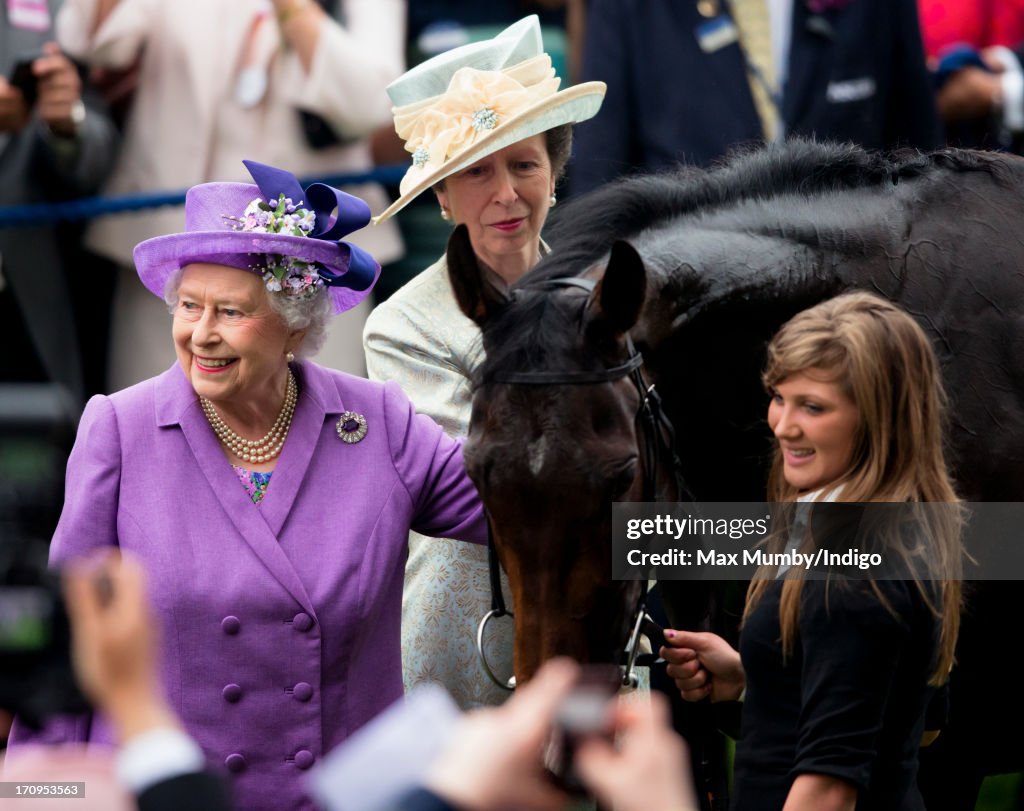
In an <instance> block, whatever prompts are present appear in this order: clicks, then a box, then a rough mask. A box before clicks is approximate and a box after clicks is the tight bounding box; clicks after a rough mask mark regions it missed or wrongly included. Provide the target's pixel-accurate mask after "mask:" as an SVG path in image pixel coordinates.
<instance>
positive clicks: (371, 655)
mask: <svg viewBox="0 0 1024 811" xmlns="http://www.w3.org/2000/svg"><path fill="white" fill-rule="evenodd" d="M296 375H297V377H298V381H299V386H300V392H301V393H300V396H299V401H298V405H297V408H296V411H295V416H294V419H293V421H292V426H291V432H290V434H289V435H288V440H287V442H286V444H285V446H284V451H283V452H282V454H281V456H280V459H279V461H278V464H277V467H276V469H275V470H274V474H273V477H272V478H271V482H270V486H269V488H268V489H267V493H266V497H265V498H264V500H263V502H262V503H261V504H260V505H259V506H255V505H253V504H252V502H251V501H250V500H249V497H248V495H247V493H246V492H245V490H244V489H243V487H242V485H241V483H240V482H239V481H238V478H237V476H236V474H235V473H234V471H233V470H232V469H231V466H230V464H229V463H228V461H227V460H226V459H225V457H224V454H223V453H222V452H221V449H220V446H219V444H218V442H217V439H216V437H215V436H214V433H213V431H212V430H211V429H210V427H209V425H208V424H207V422H206V419H205V417H204V415H203V412H202V410H201V409H200V406H199V402H198V400H197V398H196V395H195V393H194V392H193V390H192V387H191V385H190V384H189V382H188V380H187V379H186V378H185V376H184V375H183V374H182V372H181V370H180V369H179V368H178V366H177V365H175V366H173V367H172V368H171V369H169V370H168V371H167V372H164V374H162V375H160V376H159V377H156V378H152V379H150V380H147V381H145V382H143V383H141V384H139V385H137V386H133V387H132V388H130V389H126V390H125V391H122V392H119V393H117V394H114V395H112V396H110V397H94V398H93V399H92V400H91V401H90V402H89V405H88V406H87V408H86V410H85V414H84V415H83V417H82V423H81V426H80V427H79V431H78V439H77V441H76V443H75V448H74V451H73V452H72V454H71V457H70V459H69V461H68V470H67V491H66V499H65V503H64V512H63V514H62V516H61V521H60V525H59V526H58V528H57V532H56V535H55V536H54V539H53V546H52V549H51V558H52V561H53V562H54V563H58V564H59V563H61V562H63V561H66V560H68V559H70V558H73V557H76V556H79V555H82V554H83V553H86V552H88V551H90V550H93V549H96V548H99V547H103V546H112V545H119V546H120V547H121V548H122V549H125V550H128V551H130V552H132V553H133V554H134V555H135V556H136V557H137V558H139V559H140V560H141V561H142V565H143V566H144V568H145V569H146V572H147V575H148V577H147V581H148V587H149V591H150V596H151V600H152V603H153V606H154V611H155V614H156V616H157V617H158V619H159V625H160V627H159V631H160V633H161V642H162V651H163V675H164V684H165V687H166V690H167V694H168V697H169V699H170V702H171V705H172V706H173V707H174V709H175V710H177V712H178V713H179V714H180V716H181V717H182V719H183V720H184V723H185V725H186V727H187V728H188V731H189V732H190V733H191V734H192V735H193V736H194V737H195V738H196V739H197V740H198V741H199V743H200V745H201V746H202V747H203V749H204V750H205V751H206V754H207V756H208V757H209V759H210V761H211V763H212V764H213V765H214V766H220V767H223V768H226V769H227V771H228V772H230V773H231V774H232V775H233V782H234V790H235V796H236V801H237V807H238V808H245V809H247V811H258V809H268V811H269V809H274V811H281V810H282V809H300V808H301V809H307V808H312V806H311V805H310V804H309V801H308V800H307V799H305V798H304V793H303V791H302V785H301V783H302V780H301V778H302V775H303V772H304V771H305V770H306V769H308V768H309V767H310V766H311V765H312V764H313V763H314V762H316V761H317V760H319V759H320V758H321V757H322V756H323V755H324V754H325V753H326V752H328V751H329V750H330V749H332V748H333V747H334V746H336V745H337V744H338V743H340V742H341V741H343V740H344V739H345V738H346V737H348V736H349V735H351V734H352V733H353V732H354V731H355V730H356V729H358V728H359V727H360V726H362V725H363V724H365V723H366V722H367V721H369V720H370V719H371V718H373V717H374V716H375V715H376V714H377V713H379V712H380V711H381V710H383V709H384V708H385V707H387V706H388V705H389V704H391V703H392V702H394V701H395V700H396V699H398V698H399V697H401V695H402V674H401V667H400V655H401V654H400V644H399V643H400V635H399V621H400V614H401V602H402V580H403V571H404V567H405V559H406V553H407V546H406V545H407V540H408V532H409V529H410V528H412V529H415V530H417V531H418V532H422V533H425V534H427V535H438V536H446V537H455V538H464V539H466V540H471V541H475V542H480V543H483V542H485V541H486V525H485V522H484V518H483V514H482V511H481V507H480V500H479V496H478V495H477V492H476V490H475V488H474V487H473V484H472V483H471V482H470V480H469V478H468V476H467V475H466V472H465V468H464V466H463V461H462V448H461V445H460V444H459V443H458V442H456V441H454V440H452V439H450V438H449V437H448V436H446V435H445V433H444V432H443V431H442V430H441V429H440V428H439V427H438V426H437V425H436V424H435V423H434V422H433V421H432V420H430V419H429V418H427V417H425V416H422V415H417V414H416V413H415V412H414V410H413V407H412V405H411V404H410V403H409V401H408V400H407V399H406V397H405V395H404V394H403V393H402V391H401V389H399V388H398V386H397V385H395V384H393V383H388V384H384V385H381V384H379V383H373V382H370V381H367V380H363V379H360V378H355V377H351V376H349V375H345V374H341V373H339V372H333V371H329V370H327V369H324V368H322V367H320V366H316V365H314V364H311V363H305V364H301V365H299V366H297V367H296ZM346 410H352V411H356V412H359V413H360V414H363V415H364V416H365V418H366V422H367V427H368V432H367V434H366V437H365V439H363V440H362V441H361V442H359V443H355V444H351V445H350V444H346V443H344V442H342V441H341V440H340V439H339V437H338V435H337V433H336V431H335V424H336V423H337V421H338V416H339V415H340V414H341V413H342V412H343V411H346ZM39 737H40V738H42V739H43V740H49V741H53V740H68V739H79V740H81V739H89V740H98V741H110V740H111V734H110V730H109V728H108V727H107V726H106V724H105V723H104V722H103V720H102V719H99V718H97V719H95V720H94V721H93V722H92V723H91V725H90V724H89V722H88V721H87V720H84V719H82V720H77V721H74V722H71V721H68V722H55V723H54V724H52V725H51V727H50V728H48V729H47V730H46V731H45V732H44V733H43V734H42V735H41V736H39ZM27 738H28V736H26V735H23V734H20V735H18V736H17V739H18V740H19V742H20V741H25V740H26V739H27Z"/></svg>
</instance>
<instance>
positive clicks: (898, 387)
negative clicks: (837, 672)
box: [744, 293, 963, 683]
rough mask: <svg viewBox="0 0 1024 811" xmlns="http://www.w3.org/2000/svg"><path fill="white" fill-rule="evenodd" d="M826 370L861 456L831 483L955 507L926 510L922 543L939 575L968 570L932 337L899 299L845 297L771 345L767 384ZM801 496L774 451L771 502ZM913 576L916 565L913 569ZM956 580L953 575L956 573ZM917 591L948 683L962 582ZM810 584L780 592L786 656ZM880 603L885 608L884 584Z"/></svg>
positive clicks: (939, 673)
mask: <svg viewBox="0 0 1024 811" xmlns="http://www.w3.org/2000/svg"><path fill="white" fill-rule="evenodd" d="M808 369H819V370H822V371H824V372H826V373H828V374H829V376H830V379H831V382H834V383H835V384H836V385H838V386H839V388H840V390H841V391H842V392H843V393H844V394H845V395H846V396H847V397H849V398H850V400H852V401H853V402H854V403H855V404H856V406H857V408H858V411H859V414H860V419H859V425H858V427H857V429H856V436H855V437H854V450H853V455H852V458H851V463H850V466H849V468H848V469H847V471H846V472H845V473H844V474H843V475H841V476H840V478H839V479H838V480H837V481H835V482H833V483H830V484H831V485H832V486H833V488H835V487H839V486H841V487H842V490H841V493H842V496H841V500H842V501H851V502H898V503H904V502H943V503H945V504H946V505H949V508H948V509H939V510H922V511H920V517H921V520H922V521H925V522H926V523H927V526H926V527H924V528H923V530H924V531H923V532H922V533H920V534H919V537H921V538H924V539H925V541H926V542H927V543H928V544H929V549H928V554H929V555H930V556H933V557H932V561H933V562H934V564H935V566H937V567H938V569H937V570H938V571H940V572H943V573H947V576H955V573H958V572H959V571H960V565H961V557H962V554H963V553H962V547H961V538H960V533H961V528H962V521H963V519H962V513H961V510H960V508H959V499H958V498H957V495H956V492H955V490H954V489H953V484H952V481H951V479H950V475H949V470H948V468H947V466H946V459H945V452H944V443H943V437H944V430H945V405H946V400H945V394H944V391H943V388H942V381H941V377H940V374H939V365H938V361H937V360H936V358H935V352H934V350H933V349H932V345H931V342H930V341H929V340H928V338H927V336H926V335H925V334H924V331H923V330H922V329H921V327H920V326H919V325H918V323H917V322H916V321H914V319H913V318H911V317H910V316H909V315H907V313H906V312H904V311H903V310H901V309H900V308H899V307H897V306H895V305H894V304H892V303H891V302H888V301H886V300H885V299H882V298H879V297H878V296H875V295H872V294H869V293H846V294H844V295H841V296H837V297H836V298H833V299H830V300H828V301H825V302H822V303H821V304H818V305H817V306H815V307H811V308H810V309H808V310H805V311H803V312H802V313H799V314H798V315H796V316H795V317H793V318H792V319H791V320H790V321H788V322H787V323H786V324H785V325H783V327H782V329H780V330H779V332H778V333H777V334H776V335H775V337H774V338H773V339H772V341H771V343H770V344H769V346H768V358H767V363H766V365H765V371H764V375H763V381H764V384H765V386H766V387H769V388H771V387H774V386H776V385H778V384H779V383H781V382H782V381H784V380H785V379H786V378H788V377H790V376H792V375H794V374H797V373H799V372H803V371H806V370H808ZM796 497H797V490H796V488H795V487H793V486H792V485H790V484H789V483H788V482H787V481H786V479H785V476H784V473H783V459H782V453H781V450H780V448H779V447H778V446H776V449H775V455H774V459H773V461H772V466H771V472H770V474H769V479H768V499H769V500H770V501H773V502H785V501H793V500H795V499H796ZM911 570H913V567H911ZM950 573H952V575H950ZM769 583H771V580H770V579H765V578H760V579H756V580H754V581H753V582H752V583H751V586H750V589H749V591H748V593H747V607H746V610H745V612H744V616H745V617H746V616H749V614H750V612H751V611H752V610H753V608H754V606H755V605H757V603H758V601H759V600H760V599H761V597H762V596H763V594H764V592H765V589H766V588H767V587H768V585H769ZM917 585H918V588H919V589H920V591H921V593H922V595H924V596H925V599H926V601H928V603H929V605H931V606H932V609H933V611H934V612H935V614H936V616H937V617H938V618H939V620H940V622H941V632H940V638H939V656H938V663H937V666H936V669H935V672H934V674H933V677H932V683H941V682H942V681H943V680H944V679H945V677H946V675H947V673H948V672H949V669H950V667H951V665H952V662H953V654H954V650H955V647H956V639H957V634H958V632H959V628H960V607H961V599H962V598H961V587H960V581H959V580H950V579H942V580H941V581H940V588H939V589H938V592H939V594H938V599H935V600H932V599H929V597H928V593H927V591H926V589H925V588H924V586H923V584H922V583H921V582H920V580H918V581H917ZM802 587H803V580H802V579H799V578H797V577H790V578H787V579H786V580H785V582H784V583H783V586H782V596H781V602H780V606H779V620H780V623H781V626H782V642H783V650H784V652H786V653H787V654H788V653H789V652H791V651H792V648H793V643H794V640H795V637H796V632H797V627H798V622H799V609H800V594H801V590H802ZM872 587H873V588H874V590H875V593H876V595H878V597H879V599H880V600H881V601H882V602H883V604H886V606H887V607H888V604H887V603H886V601H885V599H884V598H883V597H882V594H881V592H880V591H879V590H878V587H877V585H876V584H875V583H874V582H872Z"/></svg>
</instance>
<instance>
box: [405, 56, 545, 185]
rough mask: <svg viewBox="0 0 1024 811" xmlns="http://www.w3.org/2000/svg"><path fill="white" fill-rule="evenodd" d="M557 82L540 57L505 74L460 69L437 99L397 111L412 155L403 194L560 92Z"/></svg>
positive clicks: (543, 57)
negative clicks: (487, 136)
mask: <svg viewBox="0 0 1024 811" xmlns="http://www.w3.org/2000/svg"><path fill="white" fill-rule="evenodd" d="M560 82H561V80H560V79H559V78H558V77H557V76H556V75H555V70H554V68H553V67H552V66H551V58H550V57H549V56H548V55H547V54H541V55H539V56H536V57H534V58H532V59H528V60H526V61H525V62H521V63H519V64H518V65H515V66H513V67H511V68H507V69H505V70H477V69H476V68H470V67H464V68H459V70H457V71H456V72H455V73H454V74H453V75H452V78H451V81H450V82H449V83H448V88H447V90H445V92H444V93H442V94H441V95H439V96H434V97H433V98H429V99H424V100H423V101H420V102H416V103H414V104H408V105H406V106H405V107H400V108H395V110H394V114H395V131H396V132H397V133H398V135H399V137H400V138H402V139H403V140H404V141H405V148H406V150H407V151H408V152H411V153H412V162H413V165H412V168H410V170H409V171H408V172H406V174H405V177H403V178H402V182H401V184H400V186H399V189H400V191H401V192H402V194H405V193H406V192H407V191H409V189H411V188H413V187H414V186H415V185H416V184H417V183H418V182H419V181H420V180H421V179H422V178H423V177H424V176H425V175H428V174H430V173H432V172H434V171H436V170H437V169H438V167H440V166H442V165H444V164H445V163H447V162H448V161H450V160H452V159H453V158H456V157H457V156H458V155H459V154H461V153H462V152H463V151H465V150H466V149H468V148H469V147H470V146H472V145H473V144H474V143H476V142H477V141H478V140H479V139H480V138H482V137H484V136H486V135H487V134H488V133H489V132H490V131H491V130H493V129H495V128H497V127H500V126H502V125H504V124H506V123H508V122H509V121H511V120H512V119H514V118H515V117H516V116H517V115H519V114H520V113H521V112H523V111H524V110H526V109H528V108H530V107H532V106H534V105H535V104H538V103H539V102H541V101H543V100H544V99H546V98H548V97H550V96H553V95H554V94H555V93H557V92H558V86H559V84H560Z"/></svg>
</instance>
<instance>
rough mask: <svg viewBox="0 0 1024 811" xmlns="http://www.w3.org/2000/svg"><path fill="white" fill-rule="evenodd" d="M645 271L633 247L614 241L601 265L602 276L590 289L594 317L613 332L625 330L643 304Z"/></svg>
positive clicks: (645, 286)
mask: <svg viewBox="0 0 1024 811" xmlns="http://www.w3.org/2000/svg"><path fill="white" fill-rule="evenodd" d="M646 295H647V271H646V270H645V269H644V261H643V259H641V258H640V254H638V253H637V252H636V248H634V247H633V246H632V245H630V244H629V243H628V242H623V241H622V240H616V242H615V243H614V244H613V245H612V252H611V255H610V256H609V257H608V264H607V266H606V267H605V271H604V278H602V279H601V281H600V282H598V284H597V287H596V288H594V293H593V299H592V302H593V304H592V306H594V305H595V304H596V306H595V307H594V309H595V312H594V316H595V318H596V319H599V320H600V321H601V322H602V323H604V324H606V325H607V326H609V327H611V328H612V329H613V330H614V331H615V332H620V333H621V332H628V331H629V330H630V329H631V328H632V327H633V325H634V324H636V321H637V318H639V317H640V310H641V309H642V308H643V306H644V298H645V297H646Z"/></svg>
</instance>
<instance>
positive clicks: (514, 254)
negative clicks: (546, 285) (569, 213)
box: [436, 133, 555, 284]
mask: <svg viewBox="0 0 1024 811" xmlns="http://www.w3.org/2000/svg"><path fill="white" fill-rule="evenodd" d="M554 192H555V179H554V176H553V174H552V170H551V159H550V158H549V156H548V150H547V141H546V136H545V135H544V133H540V134H539V135H533V136H531V137H529V138H524V139H523V140H522V141H517V142H516V143H514V144H512V145H511V146H507V147H505V148H504V149H502V150H499V151H498V152H495V153H494V154H492V155H488V156H487V157H485V158H483V159H481V160H479V161H477V162H476V163H474V164H473V165H472V166H470V167H469V168H468V169H463V170H462V171H461V172H457V173H456V174H454V175H451V176H450V177H448V178H446V179H445V181H444V185H443V187H442V188H439V189H437V190H436V194H437V199H438V202H440V204H441V208H443V209H445V210H446V211H448V212H449V213H450V214H451V218H452V221H453V222H454V223H455V224H459V223H465V225H466V227H467V228H468V229H469V239H470V242H471V243H472V245H473V250H474V252H475V253H476V255H477V256H478V257H479V258H480V259H481V260H482V261H483V262H484V263H485V264H487V265H488V266H489V267H490V268H492V269H493V270H494V271H495V272H496V273H498V275H499V276H501V277H502V278H503V279H504V280H505V281H506V282H508V283H510V284H511V283H512V282H514V281H516V280H517V279H518V278H519V277H520V276H522V275H523V274H524V273H526V271H528V270H529V269H530V268H532V267H533V266H534V265H535V264H536V263H537V260H538V259H539V258H540V232H541V229H542V228H543V227H544V221H545V220H546V219H547V216H548V209H550V208H551V195H552V194H554Z"/></svg>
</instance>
